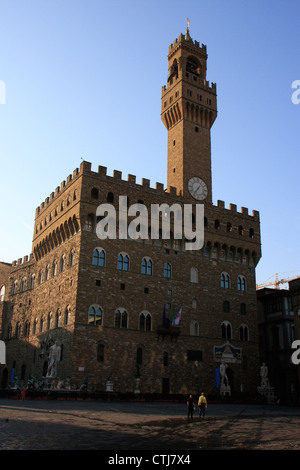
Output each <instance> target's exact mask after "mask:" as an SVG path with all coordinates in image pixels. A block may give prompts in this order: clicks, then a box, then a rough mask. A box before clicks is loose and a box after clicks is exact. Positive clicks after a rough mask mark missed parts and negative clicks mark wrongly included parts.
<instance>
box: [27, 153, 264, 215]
mask: <svg viewBox="0 0 300 470" xmlns="http://www.w3.org/2000/svg"><path fill="white" fill-rule="evenodd" d="M79 176H88V177H93V178H97V177H99V180H102V181H103V180H104V181H107V182H108V183H110V184H122V185H124V187H126V186H127V187H128V188H134V189H137V190H147V192H149V191H150V192H153V195H157V196H163V197H171V198H173V199H175V200H176V199H179V200H178V202H179V203H180V202H181V203H182V202H185V199H184V198H183V197H182V195H181V194H180V192H179V191H177V188H175V187H173V186H171V187H169V188H165V187H164V184H163V183H159V182H156V183H155V187H151V182H150V180H149V179H148V178H142V180H141V184H138V183H137V182H136V175H132V174H128V175H127V179H126V180H125V179H122V177H123V175H122V172H121V171H119V170H114V171H113V175H112V176H110V175H108V174H107V167H105V166H101V165H99V166H98V169H97V171H93V170H92V164H91V162H87V161H82V163H81V165H80V168H79V169H78V168H76V169H75V170H74V171H73V175H69V176H68V178H67V180H66V181H63V182H62V183H61V185H60V186H58V187H57V188H56V190H55V192H53V193H51V195H50V197H47V198H46V200H45V201H44V202H43V203H42V204H41V205H40V206H39V207H38V208H37V209H36V217H37V216H38V215H40V214H41V213H42V212H43V210H44V209H46V208H47V207H48V206H49V204H51V203H52V202H53V200H55V199H56V198H57V197H58V196H59V195H60V194H61V193H62V192H63V191H64V190H67V189H68V188H69V187H70V185H71V183H72V182H73V181H74V179H75V178H77V177H79ZM173 202H174V201H173ZM208 207H212V208H216V209H222V210H225V211H228V213H230V214H232V215H233V214H237V215H242V216H244V217H250V218H254V219H257V220H259V212H258V211H256V210H253V211H252V215H250V214H249V210H248V208H247V207H241V210H240V212H239V211H238V209H237V205H236V204H232V203H230V204H229V208H228V209H227V208H225V203H224V201H220V200H218V201H217V205H216V206H214V205H211V206H208Z"/></svg>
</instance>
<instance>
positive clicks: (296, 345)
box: [291, 339, 300, 366]
mask: <svg viewBox="0 0 300 470" xmlns="http://www.w3.org/2000/svg"><path fill="white" fill-rule="evenodd" d="M292 349H296V351H294V352H293V354H292V357H291V360H292V363H293V364H295V365H296V366H297V365H298V364H300V340H299V339H296V340H295V341H293V343H292Z"/></svg>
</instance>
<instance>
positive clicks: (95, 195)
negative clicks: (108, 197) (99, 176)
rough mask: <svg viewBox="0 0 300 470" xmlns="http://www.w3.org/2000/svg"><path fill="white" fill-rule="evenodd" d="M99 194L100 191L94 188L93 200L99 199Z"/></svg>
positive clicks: (92, 192) (92, 191)
mask: <svg viewBox="0 0 300 470" xmlns="http://www.w3.org/2000/svg"><path fill="white" fill-rule="evenodd" d="M98 194H99V191H98V189H97V188H92V190H91V197H92V199H98Z"/></svg>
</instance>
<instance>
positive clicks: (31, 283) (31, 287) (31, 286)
mask: <svg viewBox="0 0 300 470" xmlns="http://www.w3.org/2000/svg"><path fill="white" fill-rule="evenodd" d="M34 284H35V274H32V275H31V277H30V289H34Z"/></svg>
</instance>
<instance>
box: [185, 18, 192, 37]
mask: <svg viewBox="0 0 300 470" xmlns="http://www.w3.org/2000/svg"><path fill="white" fill-rule="evenodd" d="M186 21H187V28H186V32H185V39H186V40H188V39H191V37H190V31H189V27H190V20H189V19H188V18H187V19H186Z"/></svg>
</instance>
